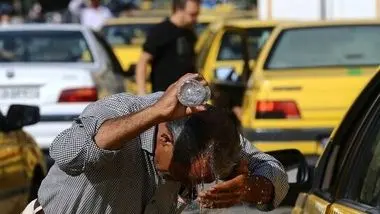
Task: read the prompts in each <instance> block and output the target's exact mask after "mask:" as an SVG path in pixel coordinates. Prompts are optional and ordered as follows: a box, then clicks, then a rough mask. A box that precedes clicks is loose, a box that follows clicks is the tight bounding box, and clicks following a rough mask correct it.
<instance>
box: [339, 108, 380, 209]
mask: <svg viewBox="0 0 380 214" xmlns="http://www.w3.org/2000/svg"><path fill="white" fill-rule="evenodd" d="M370 117H371V118H372V121H371V122H370V123H369V125H368V129H367V131H366V132H365V133H364V134H363V137H362V138H361V142H362V143H361V145H362V146H361V147H360V149H359V153H358V156H357V158H356V160H355V162H354V165H353V167H352V172H351V173H350V174H352V176H350V179H349V180H350V181H349V188H348V191H347V195H346V197H347V198H348V199H351V200H353V201H356V202H359V203H362V204H366V205H369V206H373V207H380V105H378V106H377V111H376V112H375V113H373V114H372V115H371V116H370Z"/></svg>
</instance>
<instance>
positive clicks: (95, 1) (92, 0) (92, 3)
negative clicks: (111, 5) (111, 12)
mask: <svg viewBox="0 0 380 214" xmlns="http://www.w3.org/2000/svg"><path fill="white" fill-rule="evenodd" d="M89 3H90V6H91V7H94V8H97V7H99V6H100V0H89Z"/></svg>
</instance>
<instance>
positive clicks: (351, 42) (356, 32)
mask: <svg viewBox="0 0 380 214" xmlns="http://www.w3.org/2000/svg"><path fill="white" fill-rule="evenodd" d="M379 35H380V26H363V25H360V26H357V25H350V26H332V27H315V28H298V29H291V30H286V31H284V32H283V33H282V34H280V36H279V37H278V39H277V41H276V42H275V45H274V47H273V48H272V50H271V53H270V55H269V57H268V59H267V61H266V64H265V68H266V69H291V68H311V67H329V66H358V65H363V66H365V65H378V64H380V36H379Z"/></svg>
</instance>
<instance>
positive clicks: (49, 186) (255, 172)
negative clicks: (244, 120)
mask: <svg viewBox="0 0 380 214" xmlns="http://www.w3.org/2000/svg"><path fill="white" fill-rule="evenodd" d="M194 79H195V80H198V81H199V82H200V83H201V84H202V85H203V86H205V85H206V84H207V83H206V82H205V81H204V80H203V79H202V78H200V77H199V75H198V74H186V75H185V76H183V77H181V78H180V79H179V80H178V81H177V82H175V83H174V84H172V85H171V86H170V87H169V88H168V89H167V90H166V91H165V92H157V93H153V94H149V95H145V96H135V95H132V94H128V93H122V94H116V95H113V96H110V97H107V98H104V99H102V100H99V101H97V102H95V103H93V104H90V105H89V106H88V107H87V108H86V109H85V110H84V111H83V113H82V114H81V115H80V116H79V117H78V118H77V119H76V120H75V121H74V122H73V124H72V127H71V128H69V129H67V130H65V131H63V132H62V133H61V134H59V135H58V137H57V138H56V139H55V140H54V142H53V143H52V145H51V148H50V155H51V156H52V158H53V159H54V160H55V164H54V165H53V167H52V168H51V169H50V171H49V173H48V175H47V176H46V178H45V179H44V180H43V182H42V184H41V187H40V190H39V192H38V198H37V199H36V200H34V201H33V202H31V204H30V205H29V207H31V208H30V209H32V210H33V209H38V210H41V211H40V213H48V214H50V213H54V214H61V213H162V214H166V213H180V212H181V211H182V210H183V209H184V208H185V207H186V205H187V204H189V203H190V202H191V201H192V200H194V199H195V198H198V200H199V202H200V204H201V206H203V207H207V208H223V207H230V206H233V205H235V204H239V203H241V202H242V201H244V202H247V203H250V204H253V205H256V206H257V207H258V209H261V210H271V209H274V208H275V207H276V206H278V205H279V204H280V202H281V201H282V199H283V198H284V197H285V195H286V194H287V190H288V183H287V175H286V173H285V172H284V169H283V167H282V166H281V164H280V163H279V162H278V161H277V160H275V159H274V158H273V157H271V156H269V155H267V154H264V153H262V152H260V151H258V150H257V149H256V148H254V147H251V145H250V143H249V142H248V141H247V140H245V139H244V138H243V137H241V136H240V135H239V133H238V131H237V129H236V127H235V126H234V124H233V122H232V121H230V120H229V119H228V118H229V116H228V115H225V114H224V112H223V111H221V110H218V109H215V108H213V107H210V106H208V105H203V104H201V105H197V106H192V107H187V106H184V105H183V104H182V103H181V102H180V101H179V99H178V97H180V96H178V93H179V92H181V87H183V85H184V83H186V82H188V81H189V80H194ZM182 100H183V99H182ZM215 179H219V182H218V183H217V184H216V185H215V186H213V187H212V188H211V189H209V190H208V191H205V192H200V193H194V192H193V191H192V190H193V189H194V188H193V187H194V185H196V184H199V183H202V182H206V183H208V182H212V181H214V180H215ZM27 209H28V208H26V210H27ZM25 213H27V211H25Z"/></svg>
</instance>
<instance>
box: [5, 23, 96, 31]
mask: <svg viewBox="0 0 380 214" xmlns="http://www.w3.org/2000/svg"><path fill="white" fill-rule="evenodd" d="M48 30H54V31H89V30H90V29H89V28H87V27H85V26H83V25H80V24H14V25H8V26H4V27H1V28H0V31H48Z"/></svg>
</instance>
